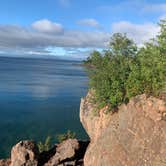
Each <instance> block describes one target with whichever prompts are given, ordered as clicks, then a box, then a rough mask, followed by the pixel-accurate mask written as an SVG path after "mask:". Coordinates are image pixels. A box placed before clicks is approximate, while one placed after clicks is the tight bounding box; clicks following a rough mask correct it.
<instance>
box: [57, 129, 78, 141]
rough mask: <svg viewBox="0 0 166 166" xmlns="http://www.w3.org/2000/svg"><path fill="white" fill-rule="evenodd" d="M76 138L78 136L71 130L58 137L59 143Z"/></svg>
mask: <svg viewBox="0 0 166 166" xmlns="http://www.w3.org/2000/svg"><path fill="white" fill-rule="evenodd" d="M75 137H76V134H75V133H74V132H72V131H70V130H68V131H67V132H66V133H64V134H58V135H57V140H58V142H59V143H61V142H63V141H65V140H67V139H74V138H75Z"/></svg>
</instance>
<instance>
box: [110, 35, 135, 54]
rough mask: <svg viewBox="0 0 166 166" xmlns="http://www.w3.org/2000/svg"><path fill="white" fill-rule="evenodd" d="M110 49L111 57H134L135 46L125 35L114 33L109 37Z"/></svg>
mask: <svg viewBox="0 0 166 166" xmlns="http://www.w3.org/2000/svg"><path fill="white" fill-rule="evenodd" d="M110 48H111V50H112V53H113V55H115V56H117V55H122V56H135V55H136V52H137V46H136V44H135V43H134V42H133V40H131V39H129V38H127V36H126V34H121V33H115V34H113V36H112V37H111V41H110Z"/></svg>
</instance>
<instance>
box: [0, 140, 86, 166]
mask: <svg viewBox="0 0 166 166" xmlns="http://www.w3.org/2000/svg"><path fill="white" fill-rule="evenodd" d="M88 144H89V142H88V141H78V140H77V139H68V140H65V141H63V142H62V143H60V144H57V145H55V146H54V147H53V148H52V149H50V150H49V151H44V152H42V153H39V150H38V147H37V145H36V143H35V142H33V141H21V142H19V143H18V144H16V145H15V146H14V147H13V148H12V150H11V159H6V160H0V166H69V165H71V166H74V165H78V166H82V165H83V157H84V154H85V151H86V148H87V146H88Z"/></svg>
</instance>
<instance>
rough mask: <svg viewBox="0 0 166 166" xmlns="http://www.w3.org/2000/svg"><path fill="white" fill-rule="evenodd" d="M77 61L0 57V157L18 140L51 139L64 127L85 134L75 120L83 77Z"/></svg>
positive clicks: (84, 89) (83, 87)
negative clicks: (50, 137) (48, 137)
mask: <svg viewBox="0 0 166 166" xmlns="http://www.w3.org/2000/svg"><path fill="white" fill-rule="evenodd" d="M79 64H80V62H76V61H65V60H58V59H28V58H2V57H1V58H0V131H1V132H0V158H4V157H7V156H9V150H10V149H11V147H12V146H13V145H14V144H15V143H17V142H18V141H19V140H23V139H33V140H36V141H39V140H44V139H45V137H47V136H48V135H50V136H52V137H53V138H55V136H56V135H57V134H59V133H64V132H66V131H67V130H68V129H70V130H72V131H74V132H76V134H77V137H78V138H81V139H86V138H87V135H86V133H85V131H84V129H83V127H82V125H81V123H80V121H79V105H80V98H81V97H83V96H85V95H86V92H87V82H88V79H87V76H86V73H85V71H84V69H83V68H82V67H81V66H80V65H79Z"/></svg>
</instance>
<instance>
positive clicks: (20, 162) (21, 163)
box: [10, 141, 39, 166]
mask: <svg viewBox="0 0 166 166" xmlns="http://www.w3.org/2000/svg"><path fill="white" fill-rule="evenodd" d="M38 156H39V150H38V147H37V145H36V144H35V143H34V142H33V141H21V142H19V143H18V144H17V145H15V146H14V147H13V148H12V151H11V165H10V166H37V165H38V160H37V159H38Z"/></svg>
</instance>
